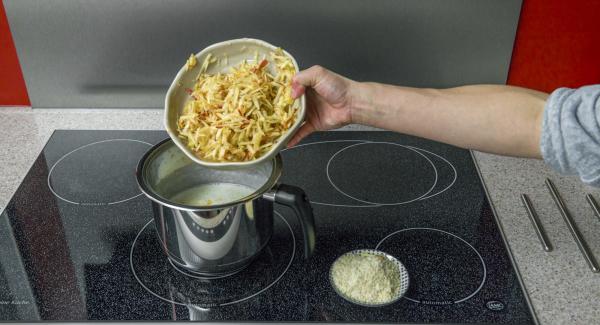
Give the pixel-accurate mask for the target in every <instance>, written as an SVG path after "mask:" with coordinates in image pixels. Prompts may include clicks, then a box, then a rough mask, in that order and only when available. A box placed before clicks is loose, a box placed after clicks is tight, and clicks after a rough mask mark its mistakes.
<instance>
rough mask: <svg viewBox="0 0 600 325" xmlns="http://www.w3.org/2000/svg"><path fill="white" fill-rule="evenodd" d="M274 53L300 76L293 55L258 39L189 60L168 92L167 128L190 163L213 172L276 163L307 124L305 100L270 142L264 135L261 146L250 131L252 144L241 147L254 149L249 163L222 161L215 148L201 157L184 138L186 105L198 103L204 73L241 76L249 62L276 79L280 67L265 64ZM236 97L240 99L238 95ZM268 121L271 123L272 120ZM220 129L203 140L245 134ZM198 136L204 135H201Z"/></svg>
mask: <svg viewBox="0 0 600 325" xmlns="http://www.w3.org/2000/svg"><path fill="white" fill-rule="evenodd" d="M273 53H280V54H281V55H282V56H285V57H286V59H289V60H287V61H288V62H291V64H292V65H293V69H294V73H295V72H298V70H299V68H298V64H297V62H296V61H295V59H294V58H293V57H292V56H291V55H290V54H289V53H287V52H285V51H283V50H280V49H278V48H277V47H275V46H273V45H271V44H269V43H267V42H264V41H261V40H256V39H237V40H230V41H225V42H221V43H217V44H214V45H211V46H209V47H207V48H205V49H204V50H202V51H201V52H199V53H198V54H196V55H195V56H193V57H191V58H190V60H188V63H187V64H186V65H184V66H183V67H182V68H181V69H180V70H179V72H178V73H177V76H176V77H175V79H174V80H173V83H172V84H171V86H170V87H169V90H168V91H167V96H166V99H165V128H166V130H167V132H168V133H169V136H170V137H171V138H172V139H173V141H174V143H175V144H176V145H177V146H178V147H179V148H180V149H181V150H182V151H183V152H184V153H185V154H186V155H187V156H188V157H189V158H190V159H192V160H193V161H194V162H196V163H198V164H200V165H203V166H206V167H211V168H220V169H236V168H244V167H250V166H253V165H256V164H260V163H262V162H264V161H267V160H270V159H273V158H274V157H275V155H276V154H277V153H278V152H279V151H281V150H282V149H283V148H284V147H285V146H286V145H287V143H288V141H289V140H290V139H291V137H292V136H293V134H294V133H295V132H296V130H297V129H298V128H299V127H300V126H301V125H302V123H303V121H304V117H305V113H306V104H305V99H304V96H302V97H300V98H298V99H297V100H295V101H293V103H292V104H291V107H290V108H289V112H290V114H293V117H292V116H288V117H287V118H286V119H285V120H282V122H281V123H282V125H285V128H283V129H282V128H279V129H276V130H274V131H271V132H273V133H272V134H271V137H270V138H269V137H268V136H267V137H265V136H264V134H262V135H261V137H259V138H262V142H261V140H260V139H259V140H257V138H256V137H255V135H254V134H248V133H249V132H248V130H247V131H246V134H245V135H244V136H245V137H247V138H248V139H247V140H249V141H246V142H247V143H248V144H245V143H244V142H243V140H242V141H240V144H241V146H244V145H247V146H248V147H249V148H250V149H249V152H247V154H248V155H250V153H252V157H250V158H249V159H247V160H245V161H244V160H242V159H239V154H238V156H234V157H233V158H232V159H219V158H222V157H223V152H221V153H220V156H219V152H218V151H220V150H214V149H212V148H211V150H210V151H211V152H210V154H212V155H207V154H205V153H203V154H200V153H199V152H198V150H194V149H193V148H190V146H189V141H188V139H186V138H185V136H182V134H181V132H180V130H181V124H180V123H181V117H182V116H184V114H186V104H188V103H189V102H190V100H194V98H196V97H192V96H191V95H190V93H191V92H192V91H193V89H194V87H195V86H196V83H197V81H198V77H199V75H200V74H201V73H203V72H204V74H205V75H208V76H215V75H217V74H219V75H224V74H227V73H230V72H232V71H233V70H232V68H235V69H238V70H237V71H238V72H239V70H240V69H241V68H240V67H243V62H247V63H248V64H249V66H247V68H249V69H250V71H252V69H256V70H258V69H264V75H265V76H275V77H276V75H277V73H278V70H277V69H278V66H277V64H275V63H276V62H275V61H276V60H269V62H268V64H265V63H267V62H263V59H264V58H271V57H272V54H273ZM190 61H192V62H190ZM196 62H197V64H194V63H196ZM190 63H192V64H190ZM271 63H273V64H271ZM252 65H253V66H252ZM274 82H277V80H274ZM280 84H282V83H280ZM232 95H236V96H239V95H237V94H232ZM280 95H281V94H280ZM280 95H278V96H274V97H275V98H276V99H277V98H280V97H281V96H280ZM288 96H289V95H288ZM263 104H265V103H264V102H263V103H256V105H263ZM266 105H269V103H266ZM242 110H243V108H242ZM188 111H189V108H188ZM187 113H189V112H187ZM240 113H244V114H243V115H246V116H248V115H249V114H252V113H251V112H246V111H242V112H240ZM236 114H237V113H236ZM273 115H275V114H273ZM216 116H218V117H222V115H220V114H217V115H216ZM258 116H259V117H258V118H263V115H261V114H259V115H258ZM254 117H255V118H256V115H254ZM266 118H267V119H269V117H266ZM250 122H252V121H250ZM263 122H264V120H263ZM219 126H220V125H218V124H215V125H209V127H206V128H204V129H203V131H205V130H207V129H208V130H209V133H208V134H204V135H202V136H205V137H211V138H213V137H217V136H218V137H220V138H224V137H227V136H225V135H224V134H223V133H225V132H228V134H229V135H231V137H233V136H236V134H235V133H237V132H240V131H241V129H239V128H238V129H236V130H228V131H220V130H223V129H221V128H219ZM242 127H245V125H242ZM232 131H233V132H232ZM267 132H269V130H267ZM198 133H200V132H199V131H198ZM252 133H257V132H256V130H253V131H252ZM188 134H189V132H188ZM194 134H197V133H194ZM229 135H228V136H229ZM237 136H238V137H239V136H240V135H239V134H238V135H237ZM236 139H238V138H236ZM269 139H271V141H268V140H269ZM253 140H254V141H253ZM213 142H214V141H213ZM253 142H254V143H253ZM265 142H267V143H265ZM252 145H254V146H255V148H257V147H260V150H261V151H260V153H259V154H256V153H255V152H254V151H253V150H252V147H251V146H252ZM219 149H222V148H219ZM238 152H239V150H238ZM246 157H248V156H246Z"/></svg>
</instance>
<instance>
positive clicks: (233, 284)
mask: <svg viewBox="0 0 600 325" xmlns="http://www.w3.org/2000/svg"><path fill="white" fill-rule="evenodd" d="M166 137H167V134H166V133H165V132H163V131H74V130H69V131H56V132H55V133H54V134H53V135H52V137H51V138H50V140H49V141H48V143H47V144H46V146H45V148H44V150H43V151H42V153H41V154H40V155H39V157H38V158H37V160H36V162H35V164H34V165H33V167H32V168H31V170H30V171H29V172H28V174H27V176H26V177H25V179H24V181H23V183H22V184H21V186H20V187H19V189H18V191H17V192H16V193H15V195H14V197H13V198H12V199H11V201H10V203H9V204H8V206H7V208H6V209H5V211H4V212H3V214H2V215H1V216H0V247H2V248H3V250H2V253H0V319H2V320H9V321H35V320H43V321H49V320H57V321H85V320H104V321H111V320H180V319H190V320H202V321H213V322H216V321H230V322H236V323H237V322H248V321H259V322H270V321H277V322H291V321H301V322H311V321H318V322H365V323H376V322H382V323H397V322H399V323H439V324H443V323H478V324H497V323H508V324H535V321H534V316H533V314H532V312H531V311H530V308H529V305H528V302H527V297H526V296H525V295H524V292H523V290H522V288H521V285H520V282H519V278H518V274H517V272H516V271H515V269H514V268H513V267H512V264H511V257H510V255H509V252H508V251H507V249H506V248H505V246H504V243H503V239H502V234H501V233H500V231H499V228H498V226H497V224H496V219H495V216H494V214H493V212H492V209H491V206H490V204H489V202H488V199H487V197H486V194H485V191H484V188H483V186H482V184H481V181H480V178H479V175H478V173H477V169H476V166H475V164H474V162H473V159H472V157H471V155H470V153H469V152H468V151H466V150H462V149H458V148H455V147H452V146H448V145H444V144H440V143H436V142H431V141H426V140H423V139H419V138H414V137H409V136H404V135H400V134H395V133H390V132H340V131H336V132H322V133H316V134H313V135H311V136H309V137H308V138H307V139H305V141H304V142H303V143H302V144H300V145H298V146H296V147H294V148H292V149H287V150H284V151H283V152H282V153H281V154H282V158H283V165H284V168H283V174H282V177H281V179H280V182H281V183H284V184H290V185H296V186H299V187H301V188H302V189H304V191H305V192H306V194H307V196H308V198H309V200H310V201H311V203H312V205H313V211H314V215H315V223H316V228H317V229H316V233H317V245H316V250H315V254H314V255H313V256H312V257H311V258H310V259H308V260H305V259H303V258H302V257H301V256H302V254H301V253H302V252H301V248H302V247H303V242H302V240H303V239H302V236H301V227H300V225H299V224H298V221H297V220H296V218H295V217H294V215H293V213H292V212H291V211H289V210H288V209H287V208H284V207H281V206H277V207H276V209H277V213H278V217H277V218H275V222H274V234H273V237H272V239H271V241H270V243H269V244H268V245H267V247H266V248H265V249H264V251H263V252H262V253H261V255H259V257H258V258H257V259H256V260H255V261H253V263H251V264H250V265H249V266H248V267H247V268H246V269H243V270H241V271H240V272H239V273H236V274H233V275H230V276H227V277H223V278H217V279H211V280H207V279H203V278H201V277H200V276H196V275H194V274H189V273H187V272H184V271H181V270H179V269H176V268H175V267H173V265H172V264H170V262H169V260H168V258H167V257H166V256H165V254H164V252H163V251H162V250H161V247H160V243H159V240H158V238H157V236H156V233H155V229H154V223H153V222H152V221H149V220H150V219H151V218H152V216H153V210H152V205H151V203H150V201H149V200H148V199H147V198H146V197H145V196H143V195H140V191H139V190H138V188H137V185H136V182H135V178H134V172H135V168H136V165H137V162H138V160H139V158H140V157H141V155H142V154H143V153H144V152H146V150H148V149H149V147H150V145H153V144H156V143H158V142H160V141H161V140H163V139H165V138H166ZM360 248H371V249H373V248H379V249H381V250H383V251H386V252H388V253H390V254H392V255H394V256H395V257H396V258H398V259H399V260H400V261H402V262H403V264H404V265H405V266H406V267H407V270H408V272H409V276H410V279H411V284H410V288H409V291H408V293H407V296H406V297H405V298H404V299H400V300H399V301H398V302H396V303H394V304H392V305H390V306H387V307H383V308H365V307H360V306H356V305H353V304H351V303H349V302H347V301H345V300H343V299H342V298H340V297H339V296H338V295H337V294H336V293H335V292H334V291H333V289H332V288H331V285H330V284H329V280H328V276H327V274H328V270H329V268H330V266H331V263H332V262H333V261H334V260H335V259H336V258H337V257H338V256H340V255H341V254H343V253H345V252H348V251H350V250H354V249H360ZM5 301H8V302H9V303H4V302H5Z"/></svg>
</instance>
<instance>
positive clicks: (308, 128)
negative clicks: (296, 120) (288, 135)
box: [287, 122, 315, 148]
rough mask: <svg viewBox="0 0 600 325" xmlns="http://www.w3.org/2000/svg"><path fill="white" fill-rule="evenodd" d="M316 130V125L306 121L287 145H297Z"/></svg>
mask: <svg viewBox="0 0 600 325" xmlns="http://www.w3.org/2000/svg"><path fill="white" fill-rule="evenodd" d="M314 131H315V127H314V126H313V125H312V124H310V123H308V122H305V123H304V124H302V126H301V127H300V129H298V131H297V132H296V134H294V136H293V137H292V139H291V140H290V141H289V142H288V145H287V147H288V148H291V147H293V146H295V145H297V144H298V142H300V141H302V139H304V138H306V137H307V136H308V135H309V134H311V133H313V132H314Z"/></svg>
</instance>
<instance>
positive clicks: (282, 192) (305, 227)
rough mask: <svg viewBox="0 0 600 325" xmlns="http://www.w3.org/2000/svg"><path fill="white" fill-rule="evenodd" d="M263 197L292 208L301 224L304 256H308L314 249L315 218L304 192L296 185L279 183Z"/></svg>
mask: <svg viewBox="0 0 600 325" xmlns="http://www.w3.org/2000/svg"><path fill="white" fill-rule="evenodd" d="M263 197H264V198H265V199H267V200H272V201H274V202H276V203H279V204H282V205H285V206H287V207H289V208H291V209H292V210H294V212H295V213H296V216H297V217H298V221H300V225H302V233H303V235H304V257H305V258H309V257H310V256H311V255H312V253H313V252H314V250H315V243H316V235H315V218H314V216H313V211H312V206H311V205H310V201H308V198H307V197H306V193H304V191H303V190H302V189H301V188H299V187H297V186H292V185H285V184H279V185H277V186H276V187H275V189H274V191H271V192H267V193H265V195H263Z"/></svg>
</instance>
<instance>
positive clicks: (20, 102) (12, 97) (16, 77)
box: [0, 1, 31, 106]
mask: <svg viewBox="0 0 600 325" xmlns="http://www.w3.org/2000/svg"><path fill="white" fill-rule="evenodd" d="M30 105H31V104H30V103H29V96H28V95H27V87H26V86H25V80H24V79H23V74H22V73H21V66H20V64H19V59H18V57H17V51H16V50H15V46H14V43H13V39H12V36H11V34H10V28H9V26H8V20H7V19H6V12H5V11H4V5H3V4H2V1H0V106H30Z"/></svg>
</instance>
